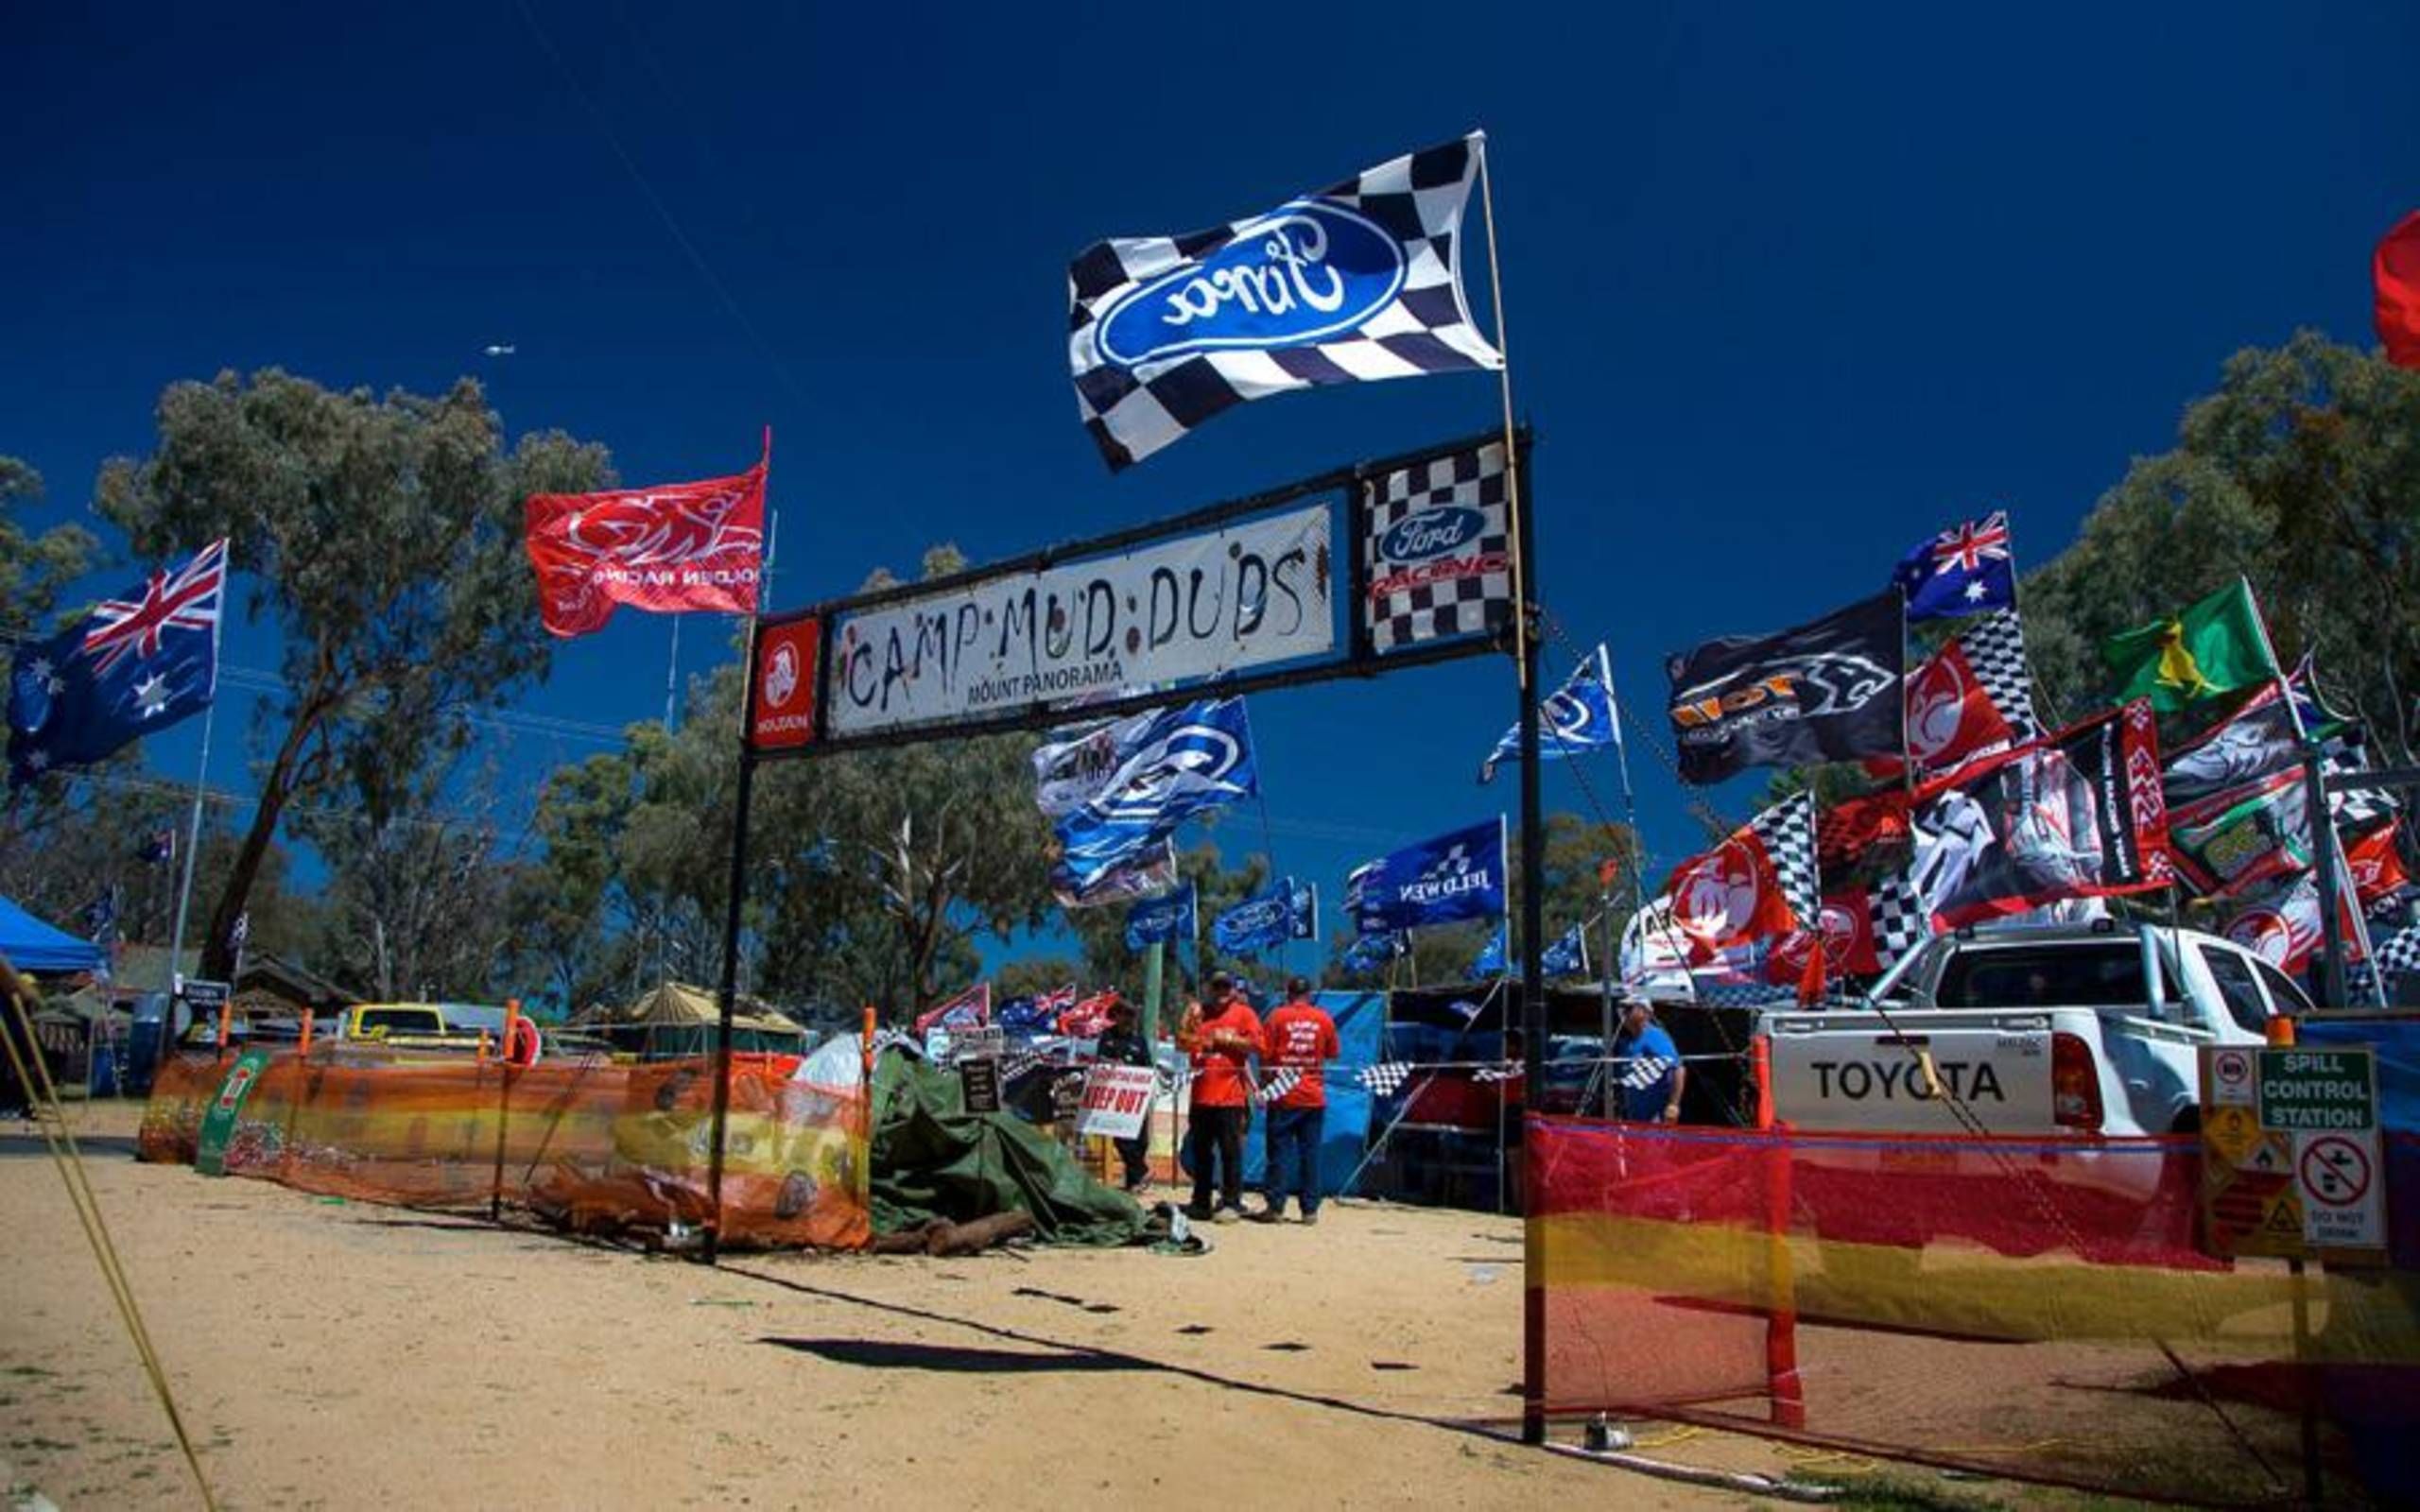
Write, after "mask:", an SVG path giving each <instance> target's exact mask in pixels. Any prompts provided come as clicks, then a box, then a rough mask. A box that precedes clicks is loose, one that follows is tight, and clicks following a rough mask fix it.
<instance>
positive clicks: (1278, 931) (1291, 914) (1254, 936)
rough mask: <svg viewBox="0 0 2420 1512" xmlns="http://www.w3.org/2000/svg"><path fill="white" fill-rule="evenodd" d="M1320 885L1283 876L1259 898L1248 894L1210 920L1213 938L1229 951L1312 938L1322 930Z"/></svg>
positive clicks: (1235, 952)
mask: <svg viewBox="0 0 2420 1512" xmlns="http://www.w3.org/2000/svg"><path fill="white" fill-rule="evenodd" d="M1319 899H1320V895H1319V889H1318V888H1316V887H1314V886H1312V885H1309V884H1307V883H1299V882H1296V881H1295V880H1294V879H1293V878H1291V877H1280V878H1278V879H1277V883H1276V885H1274V886H1272V887H1271V888H1269V889H1268V890H1267V891H1265V892H1263V893H1261V894H1260V896H1258V897H1256V898H1247V899H1245V900H1244V901H1243V902H1239V903H1237V904H1236V906H1234V907H1233V908H1230V909H1228V910H1227V911H1226V912H1225V913H1223V914H1220V915H1219V917H1218V918H1216V919H1212V920H1211V921H1210V938H1211V940H1212V941H1213V942H1214V943H1216V944H1217V945H1218V947H1219V950H1221V951H1223V952H1225V953H1226V954H1229V955H1244V954H1251V953H1253V952H1254V951H1265V950H1268V949H1270V948H1271V947H1272V946H1277V945H1283V944H1285V943H1286V942H1287V941H1288V940H1293V939H1311V938H1313V937H1315V936H1317V935H1318V934H1319Z"/></svg>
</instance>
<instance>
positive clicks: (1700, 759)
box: [1666, 586, 1908, 783]
mask: <svg viewBox="0 0 2420 1512" xmlns="http://www.w3.org/2000/svg"><path fill="white" fill-rule="evenodd" d="M1905 610H1906V605H1905V603H1904V601H1903V600H1902V599H1901V598H1900V595H1899V590H1898V588H1897V587H1896V586H1893V587H1892V588H1889V589H1887V590H1885V591H1884V592H1882V593H1877V594H1876V595H1875V596H1874V597H1872V598H1869V599H1865V600H1863V601H1862V602H1859V603H1856V604H1851V605H1850V606H1849V607H1848V608H1846V609H1843V610H1836V611H1834V612H1833V613H1830V614H1827V615H1825V616H1824V618H1822V619H1820V620H1816V621H1814V622H1813V623H1812V624H1808V625H1802V626H1799V627H1797V628H1795V629H1789V630H1784V631H1782V632H1781V633H1780V634H1778V635H1766V636H1726V637H1724V638H1723V639H1721V640H1719V641H1708V642H1706V643H1705V644H1703V645H1701V646H1699V647H1697V648H1696V649H1695V650H1692V651H1688V652H1686V653H1684V654H1682V655H1679V656H1675V657H1673V658H1672V659H1671V660H1670V661H1669V662H1668V663H1667V664H1666V670H1667V672H1668V674H1669V675H1670V677H1671V679H1672V702H1671V713H1672V738H1673V743H1674V744H1675V745H1677V746H1678V747H1680V752H1681V780H1682V781H1683V782H1695V783H1706V782H1721V781H1722V780H1723V779H1724V778H1727V777H1731V776H1733V775H1735V774H1737V773H1738V772H1741V771H1744V770H1746V769H1747V768H1749V767H1751V766H1788V765H1797V764H1799V763H1803V762H1838V761H1855V760H1857V759H1858V758H1860V757H1867V756H1889V755H1895V754H1897V753H1898V752H1899V751H1900V750H1901V749H1902V747H1903V746H1904V743H1905V731H1904V728H1903V727H1904V725H1905V713H1904V711H1903V709H1902V707H1901V704H1900V689H1901V687H1902V685H1903V684H1904V682H1905V680H1906V676H1905V675H1906V671H1907V655H1908V645H1907V626H1906V623H1905V620H1904V618H1903V615H1904V613H1905Z"/></svg>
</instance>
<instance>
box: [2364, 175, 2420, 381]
mask: <svg viewBox="0 0 2420 1512" xmlns="http://www.w3.org/2000/svg"><path fill="white" fill-rule="evenodd" d="M2370 273H2371V276H2372V278H2373V280H2374V281H2375V283H2376V289H2377V312H2376V314H2377V327H2378V340H2379V341H2381V342H2383V343H2384V344H2385V346H2386V360H2387V361H2389V362H2391V363H2394V365H2395V366H2396V367H2398V368H2420V210H2415V211H2413V212H2412V213H2411V214H2410V215H2406V216H2404V217H2403V218H2402V219H2401V220H2399V221H2397V222H2395V227H2394V230H2393V231H2391V232H2387V233H2386V236H2385V237H2384V239H2382V240H2381V241H2379V243H2378V250H2377V257H2376V258H2375V259H2373V260H2372V262H2371V264H2370Z"/></svg>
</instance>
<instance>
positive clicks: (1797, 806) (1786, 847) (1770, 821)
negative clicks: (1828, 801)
mask: <svg viewBox="0 0 2420 1512" xmlns="http://www.w3.org/2000/svg"><path fill="white" fill-rule="evenodd" d="M1748 833H1750V834H1753V835H1755V837H1756V843H1757V844H1759V845H1761V846H1763V847H1764V848H1765V855H1766V856H1767V857H1768V858H1769V859H1770V860H1771V861H1772V864H1773V876H1774V878H1775V880H1777V881H1778V882H1780V884H1781V894H1782V896H1783V897H1784V898H1785V899H1788V900H1789V911H1790V912H1791V913H1793V914H1795V915H1797V916H1798V924H1799V927H1800V928H1801V929H1814V928H1816V927H1818V926H1819V925H1820V924H1821V922H1822V921H1823V918H1824V888H1823V877H1822V874H1821V872H1820V871H1819V870H1818V868H1817V867H1816V864H1815V795H1814V794H1813V793H1811V792H1810V793H1800V794H1798V795H1797V796H1795V797H1793V798H1787V799H1782V800H1781V801H1780V802H1778V803H1776V804H1774V805H1773V806H1772V808H1769V809H1767V810H1765V811H1764V812H1763V813H1762V814H1759V815H1757V816H1755V818H1753V819H1750V820H1749V821H1748Z"/></svg>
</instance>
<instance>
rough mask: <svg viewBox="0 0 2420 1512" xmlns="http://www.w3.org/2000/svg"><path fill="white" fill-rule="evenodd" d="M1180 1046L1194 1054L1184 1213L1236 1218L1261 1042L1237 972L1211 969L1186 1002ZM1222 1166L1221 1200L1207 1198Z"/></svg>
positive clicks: (1257, 1020) (1222, 1220) (1240, 1204)
mask: <svg viewBox="0 0 2420 1512" xmlns="http://www.w3.org/2000/svg"><path fill="white" fill-rule="evenodd" d="M1176 1042H1177V1047H1178V1048H1179V1049H1181V1050H1183V1051H1184V1052H1185V1053H1186V1054H1187V1055H1188V1056H1190V1057H1192V1061H1193V1108H1192V1112H1191V1117H1192V1126H1191V1127H1189V1128H1188V1129H1187V1130H1186V1131H1185V1146H1186V1148H1185V1162H1186V1163H1187V1164H1189V1165H1191V1166H1192V1167H1193V1202H1192V1204H1191V1205H1190V1206H1188V1207H1187V1208H1186V1209H1185V1210H1184V1211H1185V1213H1186V1215H1187V1216H1189V1217H1194V1218H1208V1219H1211V1220H1212V1221H1214V1222H1217V1223H1233V1222H1235V1221H1236V1219H1237V1218H1240V1217H1242V1216H1243V1212H1244V1125H1245V1124H1246V1123H1247V1122H1248V1121H1249V1120H1250V1117H1251V1111H1252V1110H1251V1106H1250V1105H1251V1100H1252V1079H1251V1077H1252V1074H1251V1072H1250V1070H1249V1069H1248V1067H1249V1066H1250V1064H1251V1061H1252V1057H1253V1056H1254V1055H1256V1054H1258V1053H1259V1050H1260V1016H1259V1015H1258V1014H1255V1013H1253V1011H1252V1007H1251V1005H1248V1004H1246V1003H1245V1002H1244V1001H1243V999H1242V998H1240V997H1238V996H1237V995H1236V979H1235V978H1234V977H1232V976H1229V975H1228V974H1227V973H1226V972H1224V971H1219V972H1215V973H1213V974H1212V976H1211V978H1210V986H1209V989H1208V990H1207V991H1205V992H1204V993H1203V994H1202V1000H1201V1002H1199V1003H1196V1004H1194V1005H1192V1006H1190V1007H1188V1008H1186V1009H1185V1010H1184V1019H1183V1020H1182V1021H1180V1022H1179V1023H1178V1025H1177V1031H1176ZM1214 1162H1215V1163H1216V1165H1217V1167H1218V1187H1219V1205H1218V1207H1217V1208H1216V1209H1215V1210H1214V1209H1213V1208H1212V1207H1211V1206H1210V1189H1211V1167H1212V1165H1213V1163H1214Z"/></svg>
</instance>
